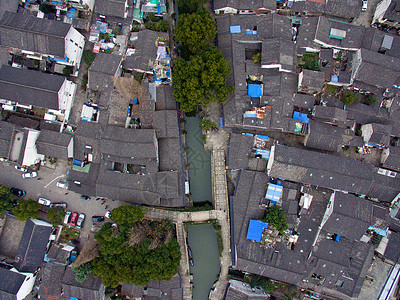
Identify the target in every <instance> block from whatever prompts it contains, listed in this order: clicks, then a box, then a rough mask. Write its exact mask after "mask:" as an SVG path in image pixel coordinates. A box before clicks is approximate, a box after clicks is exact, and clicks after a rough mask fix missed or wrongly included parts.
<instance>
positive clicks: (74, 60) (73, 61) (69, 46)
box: [58, 26, 85, 69]
mask: <svg viewBox="0 0 400 300" xmlns="http://www.w3.org/2000/svg"><path fill="white" fill-rule="evenodd" d="M84 48H85V37H84V36H83V35H82V34H80V33H79V31H78V30H76V29H75V28H74V27H72V26H71V28H70V29H69V31H68V33H67V35H66V36H65V55H66V56H67V57H68V62H66V63H65V64H68V65H74V66H76V68H77V69H79V66H80V64H81V58H82V53H83V49H84ZM58 63H61V64H62V63H63V62H58Z"/></svg>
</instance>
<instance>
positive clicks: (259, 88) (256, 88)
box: [247, 83, 264, 98]
mask: <svg viewBox="0 0 400 300" xmlns="http://www.w3.org/2000/svg"><path fill="white" fill-rule="evenodd" d="M247 94H248V95H249V96H250V97H254V98H257V97H261V96H262V95H263V94H264V85H263V84H252V83H251V84H249V86H248V90H247Z"/></svg>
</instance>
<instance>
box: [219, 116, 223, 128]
mask: <svg viewBox="0 0 400 300" xmlns="http://www.w3.org/2000/svg"><path fill="white" fill-rule="evenodd" d="M219 127H221V128H224V117H219Z"/></svg>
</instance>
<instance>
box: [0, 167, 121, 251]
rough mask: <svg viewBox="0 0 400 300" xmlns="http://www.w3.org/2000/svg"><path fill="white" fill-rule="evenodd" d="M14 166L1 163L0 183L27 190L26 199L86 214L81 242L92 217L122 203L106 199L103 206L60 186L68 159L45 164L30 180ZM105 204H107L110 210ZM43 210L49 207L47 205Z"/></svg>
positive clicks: (84, 238) (87, 234)
mask: <svg viewBox="0 0 400 300" xmlns="http://www.w3.org/2000/svg"><path fill="white" fill-rule="evenodd" d="M14 166H15V164H14V163H11V162H0V184H2V185H4V186H6V187H16V188H19V189H22V190H24V191H26V196H25V197H24V199H29V198H30V199H32V200H38V199H39V198H40V197H43V198H46V199H48V200H50V201H52V202H66V203H67V204H68V207H67V210H68V211H71V212H77V213H84V214H85V215H86V218H85V222H84V224H83V227H82V228H81V229H80V232H81V233H80V236H79V240H80V241H81V244H83V243H84V241H85V240H86V239H87V238H88V236H89V234H90V230H91V228H92V225H93V224H92V219H91V218H92V216H96V215H97V216H104V214H105V212H106V211H107V210H112V209H114V208H116V207H118V206H120V205H121V204H122V203H121V202H119V201H112V200H107V201H106V202H105V203H104V204H103V205H101V201H96V200H95V199H96V198H94V197H93V198H91V200H82V199H80V196H81V195H80V194H77V193H74V192H72V191H69V190H65V189H62V188H59V187H57V186H56V183H57V181H59V180H62V178H65V176H66V173H67V170H68V169H69V167H68V166H67V164H66V162H65V161H59V162H57V165H56V167H55V168H48V167H43V166H42V167H41V168H40V170H39V171H38V177H36V178H30V179H24V178H22V172H20V171H17V170H15V169H14ZM38 178H40V180H38ZM106 205H108V208H107V209H106ZM42 210H46V207H43V208H42Z"/></svg>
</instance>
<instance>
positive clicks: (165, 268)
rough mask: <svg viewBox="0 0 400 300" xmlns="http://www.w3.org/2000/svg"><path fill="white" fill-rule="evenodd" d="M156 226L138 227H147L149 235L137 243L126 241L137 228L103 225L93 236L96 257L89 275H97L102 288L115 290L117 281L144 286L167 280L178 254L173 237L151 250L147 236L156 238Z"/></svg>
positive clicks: (175, 263) (172, 272) (172, 273)
mask: <svg viewBox="0 0 400 300" xmlns="http://www.w3.org/2000/svg"><path fill="white" fill-rule="evenodd" d="M148 222H150V221H148ZM159 223H160V222H150V223H149V224H147V225H142V226H145V228H148V230H149V232H148V233H149V234H148V235H147V237H146V236H145V238H144V239H143V242H141V243H138V244H137V243H131V244H130V243H129V242H128V241H129V240H130V239H132V237H131V235H132V234H134V233H135V232H134V233H132V230H134V229H136V228H139V227H138V226H134V225H127V224H126V223H125V224H124V225H121V224H118V226H117V227H115V226H112V225H111V224H110V223H106V224H104V225H103V226H102V228H101V230H100V232H99V233H98V234H97V235H96V240H97V242H98V245H99V255H98V257H96V259H94V260H93V261H92V265H93V275H94V276H101V278H102V280H103V283H104V285H105V286H111V287H117V286H118V285H119V283H120V282H126V283H133V284H136V285H146V284H147V283H148V282H149V281H150V280H170V279H171V278H172V276H174V275H175V274H176V272H177V268H178V267H179V264H180V258H181V253H180V248H179V244H178V242H177V240H176V237H170V238H169V239H165V240H164V241H163V243H161V244H157V247H155V248H154V247H151V245H153V244H154V243H153V241H154V240H153V239H152V238H151V237H152V236H153V235H154V236H157V232H158V231H159V229H160V225H159ZM140 228H142V229H143V227H140ZM142 233H143V232H140V233H139V235H141V234H142Z"/></svg>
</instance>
